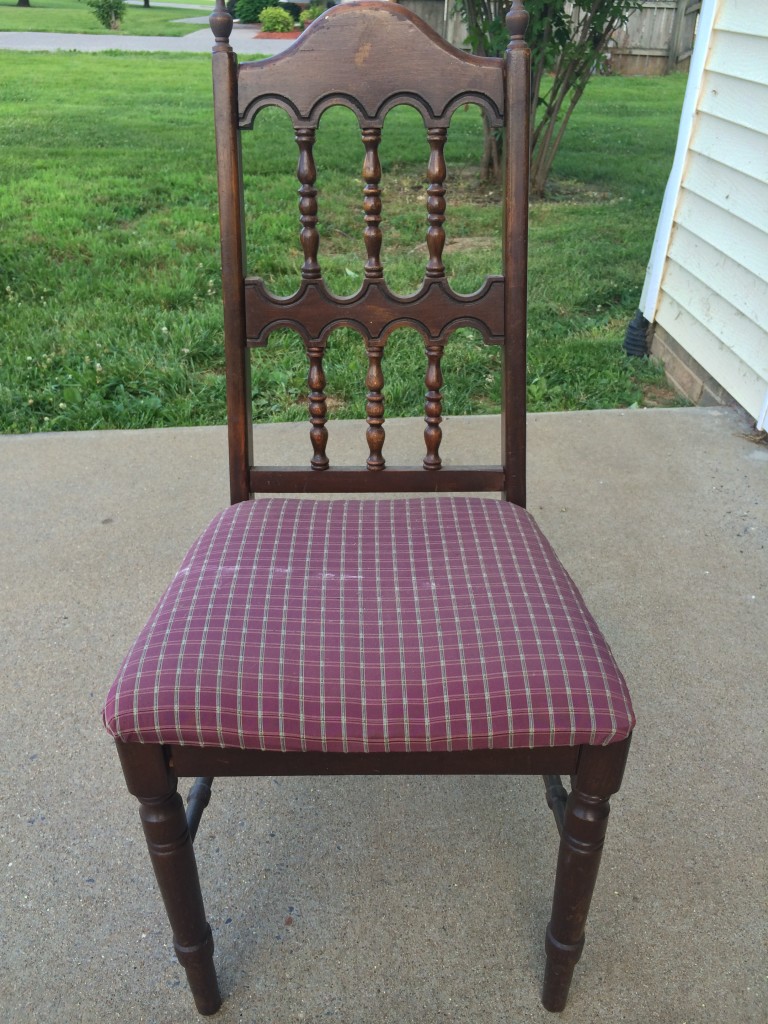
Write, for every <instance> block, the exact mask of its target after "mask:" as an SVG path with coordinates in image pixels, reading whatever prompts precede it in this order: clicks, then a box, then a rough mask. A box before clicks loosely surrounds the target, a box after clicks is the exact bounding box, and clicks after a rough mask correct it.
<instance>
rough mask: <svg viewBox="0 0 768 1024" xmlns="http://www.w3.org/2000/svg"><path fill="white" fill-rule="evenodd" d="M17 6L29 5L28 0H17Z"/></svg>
mask: <svg viewBox="0 0 768 1024" xmlns="http://www.w3.org/2000/svg"><path fill="white" fill-rule="evenodd" d="M16 6H17V7H29V0H17V3H16Z"/></svg>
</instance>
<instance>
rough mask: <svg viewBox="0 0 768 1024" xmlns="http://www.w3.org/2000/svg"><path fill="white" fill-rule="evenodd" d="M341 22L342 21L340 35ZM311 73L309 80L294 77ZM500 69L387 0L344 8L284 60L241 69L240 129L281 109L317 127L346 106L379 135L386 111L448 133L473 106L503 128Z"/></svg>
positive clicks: (322, 20)
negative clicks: (417, 115)
mask: <svg viewBox="0 0 768 1024" xmlns="http://www.w3.org/2000/svg"><path fill="white" fill-rule="evenodd" d="M342 7H343V8H344V10H343V13H342V11H341V8H342ZM337 18H343V27H342V28H341V29H340V30H339V28H338V26H337V25H336V24H335V21H336V19H337ZM309 66H311V67H312V73H311V74H302V73H297V71H296V69H297V68H302V67H309ZM501 67H502V61H501V59H500V58H498V57H474V56H471V55H468V54H465V53H461V52H460V51H458V50H455V49H454V48H453V47H452V46H449V45H448V43H446V42H445V40H443V39H441V38H440V36H438V35H437V34H436V33H435V32H433V30H432V29H431V28H429V27H428V26H426V25H424V24H423V23H418V22H417V19H416V18H415V17H414V16H413V15H412V14H411V12H410V11H407V10H406V9H405V8H403V7H400V6H396V5H393V6H392V7H391V8H390V7H388V6H387V2H386V0H385V2H376V0H365V2H364V3H351V4H343V5H342V4H340V5H338V7H332V8H331V9H330V10H329V11H326V12H325V13H324V14H323V15H321V17H319V18H317V19H316V20H315V21H313V22H312V24H311V25H310V27H309V28H308V29H307V30H306V31H305V32H303V33H302V35H301V36H300V37H299V39H297V40H296V42H295V43H294V44H293V46H291V47H289V48H288V49H287V50H286V51H285V52H283V53H281V54H278V55H277V56H275V57H268V58H267V59H266V60H259V61H251V62H247V63H244V64H241V65H240V72H239V79H240V80H239V97H240V98H239V110H240V125H241V126H242V127H243V128H248V127H250V126H251V125H252V124H253V119H254V117H255V115H256V113H257V112H258V111H259V110H261V109H263V108H264V107H267V106H278V107H281V108H282V109H283V110H286V111H287V112H288V114H289V115H290V116H291V118H292V119H293V120H294V121H295V122H299V121H303V122H305V123H307V124H312V125H315V126H316V125H317V123H318V121H319V119H320V115H321V114H322V112H323V111H324V110H326V109H327V108H328V107H329V106H333V105H335V104H342V105H345V106H348V107H350V108H351V109H352V110H354V111H355V113H356V114H357V116H358V118H359V119H360V123H361V125H362V124H364V123H365V124H368V125H369V126H371V127H373V126H376V127H381V125H382V123H383V121H384V117H385V115H386V113H387V111H388V110H391V109H392V107H393V106H395V105H396V104H398V103H409V104H410V105H411V106H415V107H416V108H417V109H418V110H420V111H421V112H422V114H423V115H424V119H425V122H426V124H427V126H428V127H434V126H436V125H438V124H444V125H447V124H448V121H449V120H450V115H451V114H452V113H453V111H454V110H456V108H457V107H459V106H461V105H462V104H464V103H470V102H474V103H479V104H480V105H481V106H482V108H483V109H484V110H485V111H486V112H487V114H488V116H489V118H490V119H491V121H492V123H493V124H494V125H495V126H496V127H501V125H502V123H503V110H504V87H503V81H502V74H501Z"/></svg>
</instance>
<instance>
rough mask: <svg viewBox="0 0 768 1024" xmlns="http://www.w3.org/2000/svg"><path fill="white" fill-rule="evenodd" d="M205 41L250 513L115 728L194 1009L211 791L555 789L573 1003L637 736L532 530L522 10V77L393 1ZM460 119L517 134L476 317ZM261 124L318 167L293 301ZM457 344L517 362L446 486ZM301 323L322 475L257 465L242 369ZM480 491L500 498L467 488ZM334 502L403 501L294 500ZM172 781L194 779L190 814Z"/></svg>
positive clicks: (558, 950) (303, 193)
mask: <svg viewBox="0 0 768 1024" xmlns="http://www.w3.org/2000/svg"><path fill="white" fill-rule="evenodd" d="M211 25H212V29H213V32H214V36H215V45H214V48H213V78H214V97H215V120H216V143H217V152H218V167H219V202H220V214H221V239H222V260H223V294H224V322H225V344H226V362H227V400H228V415H229V453H230V454H229V458H230V472H231V500H232V505H231V506H230V507H229V508H227V509H226V510H225V511H223V512H221V513H220V514H219V515H218V516H217V517H216V518H215V519H214V520H213V522H212V523H211V524H210V526H209V527H208V528H207V529H206V530H205V532H204V533H203V534H202V535H201V537H200V538H199V539H198V541H197V542H196V543H195V544H194V546H193V547H192V548H191V549H190V551H189V552H188V554H187V556H186V558H185V559H184V562H183V564H182V567H181V569H180V570H179V573H178V574H177V576H176V577H175V579H174V581H173V582H172V583H171V585H170V587H169V588H168V590H167V591H166V593H165V594H164V595H163V597H162V598H161V600H160V602H159V604H158V605H157V608H156V609H155V611H154V612H153V613H152V615H151V617H150V619H149V621H148V622H147V625H146V626H145V628H144V630H143V631H142V633H141V634H140V636H139V637H138V639H137V641H136V643H135V644H134V646H133V648H132V649H131V651H130V653H129V654H128V656H127V658H126V661H125V662H124V664H123V666H122V668H121V670H120V672H119V675H118V677H117V679H116V681H115V683H114V684H113V686H112V689H111V691H110V693H109V696H108V699H107V702H106V706H105V711H104V718H105V723H106V726H107V728H108V730H109V732H110V733H111V734H112V735H113V736H114V737H115V740H116V744H117V750H118V753H119V755H120V760H121V762H122V767H123V771H124V773H125V778H126V781H127V784H128V789H129V790H130V792H131V793H133V794H134V795H135V796H136V797H137V798H138V800H139V803H140V813H141V819H142V822H143V826H144V831H145V834H146V839H147V845H148V847H149V853H150V857H151V859H152V864H153V867H154V870H155V874H156V876H157V880H158V884H159V886H160V890H161V892H162V895H163V899H164V901H165V906H166V909H167V912H168V917H169V919H170V923H171V927H172V930H173V936H174V945H175V949H176V952H177V954H178V958H179V960H180V962H181V963H182V964H183V966H184V967H185V969H186V972H187V977H188V980H189V985H190V988H191V990H192V993H193V995H194V999H195V1003H196V1004H197V1008H198V1010H199V1011H200V1012H201V1013H204V1014H210V1013H214V1012H215V1011H216V1010H217V1009H218V1008H219V1006H220V1004H221V997H220V995H219V990H218V985H217V980H216V974H215V970H214V966H213V940H212V937H211V929H210V927H209V925H208V923H207V922H206V918H205V912H204V909H203V901H202V896H201V893H200V885H199V881H198V875H197V868H196V866H195V857H194V852H193V845H192V844H193V840H194V837H195V833H196V831H197V826H198V823H199V820H200V815H201V813H202V809H203V807H204V806H205V804H206V803H207V800H208V797H209V796H210V785H211V782H212V779H213V777H214V776H217V775H222V776H227V775H228V776H233V775H257V776H267V775H345V774H361V775H367V774H380V773H389V774H410V773H426V774H459V773H467V774H483V773H485V774H531V773H537V774H542V775H543V776H544V777H545V782H546V794H547V802H548V804H549V805H550V807H551V808H552V810H553V811H554V815H555V819H556V821H557V825H558V828H559V831H560V833H561V840H560V852H559V859H558V865H557V875H556V881H555V893H554V901H553V909H552V918H551V921H550V924H549V927H548V928H547V932H546V958H547V959H546V971H545V977H544V990H543V1003H544V1005H545V1006H546V1007H547V1008H548V1009H550V1010H561V1009H562V1008H563V1007H564V1006H565V1002H566V998H567V994H568V988H569V985H570V981H571V976H572V974H573V969H574V966H575V964H576V962H577V960H578V959H579V956H580V954H581V951H582V946H583V943H584V928H585V920H586V916H587V911H588V908H589V903H590V899H591V895H592V891H593V887H594V883H595V879H596V876H597V870H598V863H599V860H600V855H601V851H602V847H603V839H604V835H605V830H606V824H607V819H608V810H609V804H608V800H609V797H610V796H611V795H612V794H613V793H614V792H616V791H617V790H618V788H619V786H620V783H621V778H622V774H623V769H624V764H625V761H626V757H627V751H628V747H629V741H630V735H631V731H632V728H633V725H634V719H633V714H632V709H631V705H630V701H629V696H628V693H627V690H626V685H625V683H624V680H623V678H622V676H621V673H620V672H619V669H618V668H617V666H616V664H615V662H614V660H613V657H612V655H611V653H610V650H609V648H608V646H607V644H606V642H605V640H604V638H603V637H602V635H601V634H600V631H599V629H598V628H597V626H596V624H595V622H594V620H593V619H592V618H591V616H590V614H589V612H588V611H587V609H586V607H585V605H584V602H583V599H582V598H581V596H580V594H579V593H578V591H577V589H576V587H575V585H574V584H573V582H572V581H571V580H570V578H569V577H568V576H567V574H566V572H565V570H564V569H563V567H562V566H561V565H560V563H559V562H558V560H557V558H556V556H555V555H554V553H553V551H552V549H551V548H550V546H549V544H548V543H547V541H546V539H545V538H544V537H543V535H542V534H541V532H540V531H539V529H538V527H537V526H536V524H535V523H534V522H533V520H532V519H531V517H530V516H529V515H528V513H527V512H526V511H525V510H524V505H525V303H526V245H527V206H528V178H527V168H528V138H529V124H528V111H529V95H528V91H529V78H530V71H529V52H528V50H527V48H526V45H525V42H524V34H525V29H526V25H527V14H526V13H525V10H524V9H523V6H522V3H521V2H520V0H515V3H514V4H513V7H512V10H511V12H510V14H509V15H508V17H507V27H508V31H509V34H510V43H509V48H508V50H507V53H506V56H505V58H503V59H501V58H481V57H476V56H468V55H466V54H464V53H461V52H459V51H458V50H455V49H453V48H452V47H450V46H448V45H447V44H446V43H445V42H443V40H441V39H440V38H439V37H438V36H437V35H436V34H435V33H434V32H432V30H431V29H429V28H428V27H427V26H425V25H424V24H422V23H421V22H420V21H419V20H418V19H417V18H416V17H414V16H413V15H412V14H411V13H410V12H409V11H407V10H405V9H403V8H402V7H400V6H398V5H396V4H394V3H388V2H363V3H350V4H344V5H341V6H338V7H334V8H332V9H331V10H329V11H328V12H327V13H326V14H324V15H323V16H322V17H321V18H320V19H318V20H317V21H315V22H314V24H313V25H312V26H311V27H310V28H309V29H308V30H307V31H306V32H305V33H304V34H303V35H302V36H301V38H300V39H298V40H297V42H296V43H295V44H294V45H292V46H291V47H290V49H289V50H287V51H286V52H285V53H283V54H281V55H279V56H276V57H273V58H270V59H268V60H262V61H255V62H251V63H244V64H240V65H239V66H238V63H237V59H236V56H235V54H234V53H233V51H232V49H231V47H230V45H229V35H230V32H231V28H232V19H231V17H230V16H229V15H228V14H227V13H226V11H225V9H224V5H223V0H217V3H216V8H215V10H214V13H213V14H212V16H211ZM402 102H406V103H408V104H410V105H412V106H415V107H416V108H417V109H418V110H419V111H420V112H421V114H422V115H423V119H424V123H425V127H426V137H427V140H428V143H429V160H428V166H427V168H426V177H427V180H428V182H429V185H428V189H427V196H426V210H425V213H426V222H427V225H428V226H427V232H426V238H427V245H428V262H427V264H426V268H425V275H424V281H423V284H422V286H421V288H420V289H419V290H418V292H417V293H416V294H414V295H409V296H406V297H402V296H398V295H395V294H393V292H392V291H390V289H389V288H388V286H387V284H386V281H385V277H384V269H383V267H382V262H381V259H380V251H381V244H382V232H381V228H380V222H381V219H382V216H381V215H382V199H381V192H380V178H381V168H380V164H379V158H378V155H377V149H378V146H379V141H380V138H381V132H382V126H383V122H384V117H385V115H386V114H387V112H388V111H389V110H390V109H391V108H392V107H393V106H395V105H396V104H398V103H402ZM468 102H471V103H476V104H479V105H480V106H481V107H482V109H483V110H484V111H485V113H486V114H487V115H488V117H489V118H490V121H491V123H492V124H493V125H494V127H496V128H498V129H503V131H504V137H505V159H506V181H505V196H504V212H503V222H502V226H503V233H504V258H503V275H502V276H499V277H491V278H488V280H487V281H486V283H485V284H484V286H483V287H482V288H481V289H480V290H479V291H478V292H476V293H475V294H473V295H471V296H463V295H458V294H456V293H454V291H453V290H452V289H451V287H450V286H449V285H448V283H447V280H446V274H445V269H444V266H443V259H442V257H443V248H444V242H445V231H444V227H443V223H444V220H445V206H446V198H445V192H446V189H445V181H446V165H445V159H444V146H445V141H446V136H447V132H448V128H449V122H450V118H451V114H452V113H453V112H454V111H455V110H456V109H457V108H458V107H459V106H460V105H463V104H466V103H468ZM335 104H341V105H344V106H347V107H349V108H351V109H352V110H353V111H354V113H355V114H356V116H357V118H358V120H359V122H360V128H361V135H362V144H361V157H362V177H363V181H364V188H363V199H362V212H363V215H364V217H363V223H364V229H363V237H364V242H365V248H366V254H367V259H366V261H365V268H364V273H365V277H364V280H363V283H362V286H361V288H360V290H359V291H358V293H357V294H356V295H354V296H352V297H348V298H338V297H336V296H334V295H332V294H331V293H330V292H329V289H328V288H327V287H326V284H325V283H324V281H323V276H322V272H321V268H320V265H319V262H318V253H319V235H318V229H317V222H318V191H317V189H316V170H315V162H314V156H313V146H314V142H315V135H316V130H317V127H318V121H319V118H320V115H321V114H322V113H323V111H324V110H326V109H327V108H328V107H329V106H331V105H335ZM268 106H277V107H280V108H282V109H283V110H285V111H287V113H288V115H289V116H290V118H291V120H292V122H293V124H294V127H295V136H296V143H297V147H298V171H297V175H298V181H299V184H300V188H299V204H298V205H299V221H300V240H301V246H302V250H303V257H304V262H303V267H302V270H301V283H300V285H299V288H298V291H297V292H296V293H295V294H294V295H292V296H290V297H289V298H275V297H273V296H272V295H270V294H269V292H268V291H267V290H266V288H265V286H264V284H263V283H262V281H261V280H260V279H259V278H257V277H248V276H246V268H245V267H244V255H243V254H244V216H243V188H242V170H241V156H240V133H241V131H244V130H247V129H249V128H251V127H252V125H253V121H254V117H255V116H256V115H257V114H258V113H259V111H261V110H262V109H263V108H265V107H268ZM358 166H359V165H358ZM402 325H409V326H413V327H415V328H416V329H417V331H418V332H419V333H420V334H421V335H422V337H423V339H424V346H425V354H424V365H425V381H426V399H425V420H426V429H425V431H424V436H425V454H424V460H423V466H422V467H418V468H397V467H390V466H387V465H386V464H385V458H384V436H385V431H384V399H383V395H382V387H383V380H384V375H383V368H382V366H383V363H382V357H383V355H384V350H385V346H386V341H387V337H388V336H389V334H390V333H391V332H392V330H394V329H395V328H396V327H399V326H402ZM462 325H471V326H473V327H475V328H476V329H477V330H478V331H479V332H480V333H481V335H482V337H483V339H484V340H485V342H487V343H489V344H495V345H500V346H501V348H502V353H503V416H502V419H501V438H500V440H501V453H502V456H501V463H500V464H498V465H491V466H480V467H476V466H473V467H466V468H450V467H448V466H442V465H441V457H440V452H439V448H440V441H441V427H440V423H441V390H440V389H441V386H442V371H441V357H442V354H443V348H444V346H445V345H447V344H450V339H449V335H450V334H451V332H452V331H453V330H454V329H455V328H456V327H458V326H462ZM286 326H287V327H290V328H293V329H294V330H296V331H297V332H298V333H299V334H300V335H301V337H302V339H303V341H304V344H305V347H306V353H307V357H308V363H309V369H308V390H309V399H308V409H309V420H310V429H309V438H310V442H311V460H310V462H309V465H308V466H307V467H302V468H296V467H280V468H274V467H261V466H257V465H254V460H253V455H252V428H251V385H250V378H249V360H250V349H251V348H252V347H254V346H261V345H264V344H266V341H267V338H268V335H269V334H270V333H271V332H272V331H274V330H275V329H277V328H280V327H286ZM339 326H347V327H351V328H353V329H354V330H355V331H357V332H359V334H360V335H361V336H362V339H363V342H364V345H365V349H366V352H367V358H368V373H367V377H366V382H365V383H366V387H367V403H366V413H367V441H368V448H369V455H368V459H367V465H366V466H364V467H360V468H359V469H358V468H335V467H333V466H331V465H329V460H328V456H327V452H326V439H327V435H328V430H327V426H326V419H327V405H326V395H325V386H326V383H325V373H324V369H323V355H324V350H325V345H326V339H327V337H328V335H329V333H330V332H331V331H332V330H333V329H335V328H337V327H339ZM309 454H310V447H309V445H308V455H309ZM473 491H474V492H485V493H486V495H488V494H489V493H490V492H497V493H496V495H495V496H494V497H488V496H485V497H480V496H474V497H471V496H467V495H466V492H473ZM332 492H337V493H339V492H341V493H342V494H343V493H345V492H346V493H347V494H350V493H353V492H370V493H372V494H374V495H377V496H378V495H381V496H383V495H385V494H388V495H390V497H389V499H388V500H375V501H366V500H364V499H359V498H358V499H353V498H345V497H342V498H337V499H335V500H323V499H312V498H302V497H298V498H297V497H293V498H285V497H279V496H276V495H283V494H285V493H293V494H303V493H311V494H323V495H328V494H331V493H332ZM391 492H407V493H410V494H411V495H414V494H416V495H419V494H420V495H421V497H419V496H416V497H413V496H411V497H392V495H391ZM441 492H453V495H449V494H445V493H442V496H439V495H440V494H441ZM457 493H458V494H459V495H460V496H458V497H457V496H456V494H457ZM499 494H500V495H501V498H502V500H499V499H498V495H499ZM254 495H256V496H257V497H256V498H255V499H254V497H253V496H254ZM563 775H567V776H570V777H571V792H570V795H567V794H566V791H565V789H564V787H563V786H562V785H561V782H560V777H561V776H563ZM180 776H181V777H184V776H186V777H198V779H197V782H196V783H195V785H194V786H193V788H192V791H191V793H190V798H189V800H188V805H187V810H186V812H185V810H184V806H183V803H182V800H181V797H180V796H179V795H178V794H177V791H176V787H177V779H178V778H179V777H180ZM566 798H567V799H566ZM500 983H501V979H500Z"/></svg>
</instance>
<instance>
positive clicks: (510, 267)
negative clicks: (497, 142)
mask: <svg viewBox="0 0 768 1024" xmlns="http://www.w3.org/2000/svg"><path fill="white" fill-rule="evenodd" d="M527 23H528V15H527V14H526V12H525V10H524V9H523V8H522V7H521V5H520V4H519V3H516V4H515V5H514V6H513V8H512V10H511V11H510V13H509V15H508V16H507V31H508V32H509V34H510V42H509V46H508V48H507V53H506V57H505V64H506V122H505V125H506V127H505V133H504V138H505V142H504V160H505V166H506V173H505V179H504V229H503V230H504V281H505V286H504V311H505V317H504V335H505V339H506V340H505V343H504V347H503V349H502V383H501V386H502V390H503V397H502V403H501V435H502V436H501V444H502V451H503V452H504V470H505V474H506V497H507V499H508V500H509V501H513V502H514V503H515V504H516V505H522V506H525V501H526V488H525V450H526V439H525V426H526V425H525V398H526V303H527V294H528V284H527V282H528V165H529V157H528V139H529V137H530V124H529V101H528V95H529V89H530V81H531V55H530V51H529V50H528V47H527V46H526V45H525V39H524V35H525V28H526V26H527Z"/></svg>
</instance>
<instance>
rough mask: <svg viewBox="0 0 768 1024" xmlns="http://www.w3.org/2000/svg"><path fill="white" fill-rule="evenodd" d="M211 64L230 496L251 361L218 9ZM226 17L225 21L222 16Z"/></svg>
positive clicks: (245, 466)
mask: <svg viewBox="0 0 768 1024" xmlns="http://www.w3.org/2000/svg"><path fill="white" fill-rule="evenodd" d="M214 16H215V18H216V24H215V29H214V30H215V32H216V40H217V42H216V46H215V47H214V51H213V57H212V64H213V107H214V118H215V124H216V152H217V154H218V188H219V218H220V225H221V264H222V265H221V287H222V300H223V305H224V348H225V356H226V364H227V424H228V436H229V479H230V497H231V500H232V501H233V502H235V501H246V500H247V499H248V497H249V492H248V482H249V467H250V465H251V463H252V462H253V431H252V429H251V415H252V414H251V362H250V357H249V355H248V351H247V349H246V347H245V305H244V292H243V276H244V271H245V230H244V224H243V222H244V217H243V175H242V157H241V151H240V134H239V132H238V130H237V122H236V117H237V57H236V56H235V54H234V53H233V52H232V48H231V47H230V46H229V43H228V39H229V32H230V31H231V27H232V18H231V17H230V16H229V15H227V14H226V12H224V13H223V14H222V13H221V12H220V11H217V12H216V14H215V15H214ZM227 18H229V22H227Z"/></svg>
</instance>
